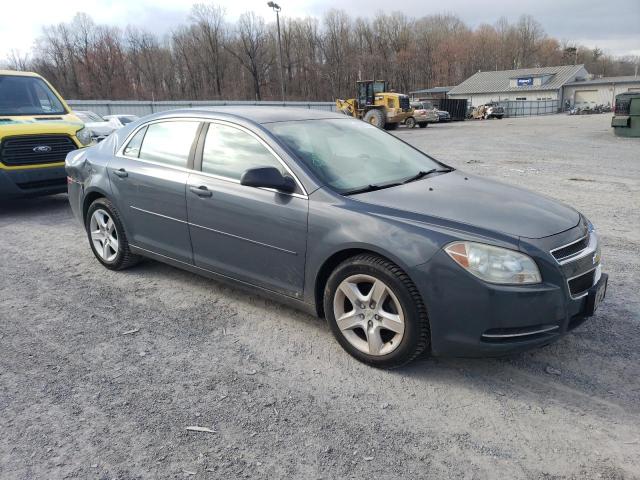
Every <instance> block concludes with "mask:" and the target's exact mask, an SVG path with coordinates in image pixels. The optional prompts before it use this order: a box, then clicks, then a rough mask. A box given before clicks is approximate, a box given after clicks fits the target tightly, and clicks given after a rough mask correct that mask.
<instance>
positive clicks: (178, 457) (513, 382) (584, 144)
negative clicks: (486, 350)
mask: <svg viewBox="0 0 640 480" xmlns="http://www.w3.org/2000/svg"><path fill="white" fill-rule="evenodd" d="M609 121H610V115H598V116H586V117H567V116H550V117H544V118H528V119H504V120H502V121H497V120H494V121H475V122H464V123H452V124H443V125H433V126H430V127H429V128H428V129H426V130H419V129H415V130H412V131H408V130H399V131H398V132H397V135H398V136H400V137H401V138H403V139H405V140H407V141H409V142H411V143H413V144H414V145H416V146H418V147H420V148H423V149H425V150H426V151H428V152H431V153H432V154H433V155H435V156H436V157H437V158H440V159H442V160H444V161H446V162H448V163H450V164H451V165H453V166H455V167H458V168H461V169H463V170H466V171H469V172H473V173H476V174H479V175H483V176H487V177H491V178H497V179H501V180H504V181H506V182H509V183H513V184H517V185H520V186H523V187H527V188H529V189H531V190H534V191H537V192H540V193H543V194H547V195H549V196H551V197H554V198H557V199H559V200H562V201H565V202H567V203H570V204H572V205H574V206H575V207H577V208H578V209H579V210H581V211H582V212H584V213H585V214H586V215H587V216H588V217H589V218H590V219H591V220H592V221H593V222H594V223H595V224H596V225H597V227H598V228H599V231H600V235H601V238H602V241H603V245H604V246H603V256H604V265H605V270H606V271H608V272H609V273H610V275H611V277H610V284H609V288H610V290H609V292H608V296H607V300H606V303H605V304H603V305H602V307H601V309H600V310H599V311H598V313H597V315H596V316H595V317H594V318H592V319H591V320H590V321H588V322H587V323H586V324H584V325H583V326H582V327H581V328H579V329H578V330H577V331H575V333H574V334H571V335H569V336H567V337H565V338H564V339H562V340H561V341H559V342H558V343H556V344H554V345H551V346H548V347H545V348H542V349H539V350H536V351H533V352H529V353H525V354H522V355H518V356H514V357H510V358H501V359H431V358H427V357H425V358H422V359H419V360H418V361H417V362H415V363H413V364H412V365H410V366H409V367H406V368H403V369H401V370H395V371H378V370H374V369H372V368H368V367H366V366H364V365H361V364H359V363H357V362H355V361H354V360H352V359H351V358H350V357H349V356H348V355H346V354H345V353H343V351H342V350H341V349H340V347H339V346H338V344H337V343H336V342H335V341H334V340H333V338H332V337H331V334H330V332H329V329H328V328H327V327H326V325H325V323H324V322H323V321H322V320H318V319H314V318H312V317H309V316H307V315H304V314H301V313H299V312H296V311H294V310H291V309H289V308H287V307H284V306H281V305H279V304H276V303H274V302H271V301H268V300H264V299H262V298H259V297H253V296H250V295H248V294H246V293H245V292H243V291H240V290H236V289H234V288H230V287H228V286H224V285H221V284H219V283H216V282H214V281H210V280H207V279H204V278H201V277H198V276H196V275H192V274H189V273H186V272H183V271H180V270H176V269H174V268H171V267H168V266H165V265H162V264H159V263H155V262H151V261H148V262H145V263H143V264H141V265H140V266H138V267H137V268H134V269H131V270H129V271H126V272H120V273H115V272H110V271H108V270H106V269H104V268H102V267H101V266H100V265H99V264H98V263H97V261H95V260H94V259H93V257H92V254H91V252H90V250H89V246H88V243H87V240H86V237H85V235H84V232H83V230H82V228H81V227H80V225H78V224H77V223H76V222H75V220H73V218H72V216H71V212H70V209H69V207H68V205H67V200H66V197H65V196H64V195H61V196H56V197H50V198H43V199H36V200H29V201H22V202H16V203H11V204H9V205H7V204H3V205H2V206H0V209H1V210H0V245H1V251H0V252H1V253H0V272H1V273H0V348H1V350H0V352H1V353H0V478H1V479H14V478H15V479H31V478H38V479H40V478H42V479H44V478H51V479H61V478H81V479H85V478H97V479H134V478H135V479H137V478H222V477H226V478H270V479H273V478H326V479H329V478H365V477H369V478H380V479H382V478H389V479H398V478H434V479H443V478H468V479H476V478H477V479H482V478H501V479H503V478H543V479H551V478H553V479H556V478H575V479H582V478H640V417H639V414H640V361H639V360H640V334H639V330H640V293H639V286H640V139H625V138H616V137H614V136H613V134H612V132H611V129H610V128H609V126H608V125H609ZM499 214H500V212H496V215H499ZM469 321H473V319H472V315H471V313H470V319H469ZM134 329H137V330H138V331H137V332H135V333H131V334H128V335H124V334H123V333H124V332H127V331H130V330H134ZM187 426H202V427H208V428H211V429H213V430H214V433H206V432H191V431H187V430H186V427H187Z"/></svg>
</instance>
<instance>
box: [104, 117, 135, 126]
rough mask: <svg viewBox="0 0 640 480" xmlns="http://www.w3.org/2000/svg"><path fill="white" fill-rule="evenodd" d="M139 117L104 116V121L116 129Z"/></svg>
mask: <svg viewBox="0 0 640 480" xmlns="http://www.w3.org/2000/svg"><path fill="white" fill-rule="evenodd" d="M138 118H139V117H137V116H136V115H105V116H104V119H105V120H108V121H109V122H111V123H113V124H114V125H116V127H117V128H122V127H124V126H125V125H126V124H128V123H131V122H135V121H136V120H138Z"/></svg>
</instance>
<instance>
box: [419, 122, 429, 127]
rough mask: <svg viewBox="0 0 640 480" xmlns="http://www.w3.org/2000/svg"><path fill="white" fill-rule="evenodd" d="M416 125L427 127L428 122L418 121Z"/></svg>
mask: <svg viewBox="0 0 640 480" xmlns="http://www.w3.org/2000/svg"><path fill="white" fill-rule="evenodd" d="M418 126H419V127H420V128H427V127H428V126H429V123H428V122H420V123H419V124H418Z"/></svg>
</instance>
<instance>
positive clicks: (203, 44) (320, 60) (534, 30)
mask: <svg viewBox="0 0 640 480" xmlns="http://www.w3.org/2000/svg"><path fill="white" fill-rule="evenodd" d="M280 23H281V43H282V57H283V60H282V67H281V68H282V69H283V76H284V83H285V94H286V98H287V99H288V100H333V99H335V98H344V97H349V96H353V94H354V90H355V87H354V84H355V81H356V80H358V79H372V78H375V79H385V80H387V81H388V82H389V83H390V85H391V87H392V88H393V89H395V90H396V91H400V92H409V91H411V90H415V89H419V88H430V87H435V86H450V85H456V84H458V83H460V82H462V81H463V80H465V79H466V78H468V77H469V76H471V75H472V74H473V73H475V72H477V71H478V70H505V69H514V68H527V67H543V66H555V65H565V64H585V67H586V68H587V70H588V71H589V72H590V73H592V74H596V75H605V76H615V75H632V74H633V73H634V68H635V67H636V66H637V64H638V62H639V60H640V59H639V58H638V57H623V58H618V57H612V56H611V55H607V54H604V53H603V51H602V50H600V49H598V48H586V47H584V46H580V45H575V44H572V43H569V42H566V41H565V42H560V41H558V40H557V39H555V38H552V37H550V36H548V35H547V34H546V33H545V31H544V29H543V27H542V26H541V25H540V23H539V22H537V21H536V20H535V19H534V18H533V17H532V16H530V15H523V16H522V17H520V19H519V20H518V21H517V22H515V23H510V22H509V21H507V20H506V19H505V18H501V19H499V20H498V21H497V22H496V23H495V24H493V25H489V24H483V25H480V26H478V27H476V28H471V27H469V26H468V25H466V24H465V23H464V22H463V21H462V20H461V19H460V18H458V17H457V16H455V15H449V14H447V15H428V16H425V17H421V18H410V17H408V16H406V15H404V14H403V13H400V12H393V13H383V12H379V13H377V14H376V15H375V16H374V17H372V18H362V17H357V18H353V17H351V16H350V15H348V14H347V13H346V12H344V11H342V10H330V11H328V12H326V13H325V14H324V15H323V16H322V18H314V17H306V18H288V17H285V18H282V19H281V22H280ZM5 63H7V65H8V67H9V68H12V69H18V70H33V71H36V72H38V73H40V74H42V75H43V76H45V77H46V78H47V79H49V80H50V81H51V82H52V83H53V84H54V85H55V86H56V88H58V89H59V90H60V92H61V93H62V95H63V96H64V97H66V98H72V99H114V100H117V99H137V100H179V99H191V100H205V99H206V100H213V99H233V100H241V99H245V100H254V99H255V100H271V99H280V72H279V70H278V69H279V68H280V62H279V55H278V49H277V30H276V27H275V22H271V23H267V22H266V21H265V19H264V18H263V17H261V16H259V15H257V14H256V13H254V12H247V13H245V14H243V15H241V16H240V17H239V18H238V19H237V21H235V22H230V21H228V19H227V18H226V15H225V10H224V9H223V8H222V7H220V6H217V5H214V4H196V5H194V6H193V7H192V9H191V13H190V15H189V17H188V22H187V23H186V24H184V25H180V26H178V27H177V28H176V29H175V30H173V31H172V32H171V33H169V34H164V35H158V34H156V33H154V32H152V31H149V30H145V29H142V28H139V27H133V26H129V27H127V28H126V29H120V28H117V27H114V26H109V25H103V24H98V23H96V22H94V21H93V20H92V19H91V17H90V16H88V15H86V14H83V13H80V14H77V15H76V16H75V17H74V19H73V20H72V21H70V22H67V23H60V24H58V25H51V26H48V27H45V28H44V29H43V32H42V36H41V37H40V38H39V39H38V40H37V43H36V46H35V48H34V49H33V51H32V53H31V54H30V55H29V56H21V55H19V54H17V53H13V54H11V55H10V56H9V58H7V61H6V62H5Z"/></svg>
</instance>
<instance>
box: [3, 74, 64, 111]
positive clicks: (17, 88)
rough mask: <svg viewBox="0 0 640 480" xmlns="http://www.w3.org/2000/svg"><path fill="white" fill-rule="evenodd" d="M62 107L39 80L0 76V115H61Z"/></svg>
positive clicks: (51, 92) (58, 100)
mask: <svg viewBox="0 0 640 480" xmlns="http://www.w3.org/2000/svg"><path fill="white" fill-rule="evenodd" d="M65 113H67V111H66V109H65V108H64V105H62V102H61V101H60V99H59V98H58V97H57V96H56V94H55V93H53V91H52V90H51V88H49V85H47V84H46V83H45V82H44V81H43V80H42V79H41V78H38V77H20V76H15V75H4V76H0V115H62V114H65Z"/></svg>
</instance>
